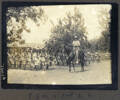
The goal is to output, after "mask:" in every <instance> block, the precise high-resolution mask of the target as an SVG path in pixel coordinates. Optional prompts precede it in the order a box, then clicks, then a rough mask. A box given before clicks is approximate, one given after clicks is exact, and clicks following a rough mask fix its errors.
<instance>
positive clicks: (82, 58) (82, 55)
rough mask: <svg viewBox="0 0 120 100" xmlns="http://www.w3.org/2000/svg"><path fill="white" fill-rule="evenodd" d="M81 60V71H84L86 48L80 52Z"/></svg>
mask: <svg viewBox="0 0 120 100" xmlns="http://www.w3.org/2000/svg"><path fill="white" fill-rule="evenodd" d="M80 62H81V71H82V72H83V71H84V66H85V53H84V50H81V52H80Z"/></svg>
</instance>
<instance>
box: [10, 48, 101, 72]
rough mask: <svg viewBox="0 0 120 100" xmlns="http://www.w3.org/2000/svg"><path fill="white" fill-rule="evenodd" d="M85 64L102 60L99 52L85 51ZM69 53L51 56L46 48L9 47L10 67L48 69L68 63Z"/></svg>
mask: <svg viewBox="0 0 120 100" xmlns="http://www.w3.org/2000/svg"><path fill="white" fill-rule="evenodd" d="M85 54H86V56H85V64H86V65H88V64H90V62H91V61H92V62H93V61H95V60H97V61H100V56H98V54H94V55H93V54H91V53H89V52H87V53H85ZM67 58H68V57H67V55H63V54H62V53H60V52H59V55H57V57H56V56H51V55H49V54H48V53H47V52H45V50H37V49H31V48H9V50H8V67H9V68H18V69H22V68H23V69H35V70H40V69H43V70H46V69H49V66H54V65H60V64H63V66H66V65H67V63H66V62H67Z"/></svg>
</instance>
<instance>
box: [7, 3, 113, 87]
mask: <svg viewBox="0 0 120 100" xmlns="http://www.w3.org/2000/svg"><path fill="white" fill-rule="evenodd" d="M111 9H112V5H111V4H84V5H82V4H78V5H37V6H36V5H35V6H34V5H32V6H18V7H16V6H15V7H14V6H13V7H11V6H10V7H8V8H7V10H6V47H7V84H34V85H36V84H37V85H43V84H44V85H97V84H112V67H111V66H112V65H111V46H110V43H111V42H110V41H111V35H110V34H111V31H110V28H111Z"/></svg>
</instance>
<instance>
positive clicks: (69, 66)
mask: <svg viewBox="0 0 120 100" xmlns="http://www.w3.org/2000/svg"><path fill="white" fill-rule="evenodd" d="M69 72H71V64H69Z"/></svg>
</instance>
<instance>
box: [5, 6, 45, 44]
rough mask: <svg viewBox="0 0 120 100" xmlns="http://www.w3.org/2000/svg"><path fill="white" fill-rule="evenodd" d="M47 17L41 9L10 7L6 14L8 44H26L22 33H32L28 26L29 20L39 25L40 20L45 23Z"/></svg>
mask: <svg viewBox="0 0 120 100" xmlns="http://www.w3.org/2000/svg"><path fill="white" fill-rule="evenodd" d="M46 18H47V17H46V15H45V13H44V10H43V9H42V8H41V7H35V6H30V7H9V8H8V9H7V13H6V23H7V40H8V44H14V45H15V43H21V44H22V43H25V40H23V39H22V34H21V33H22V32H23V31H27V32H30V29H28V28H27V26H26V21H27V19H31V20H33V21H34V22H35V23H36V24H38V25H39V23H38V22H39V20H41V21H42V22H45V20H46Z"/></svg>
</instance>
